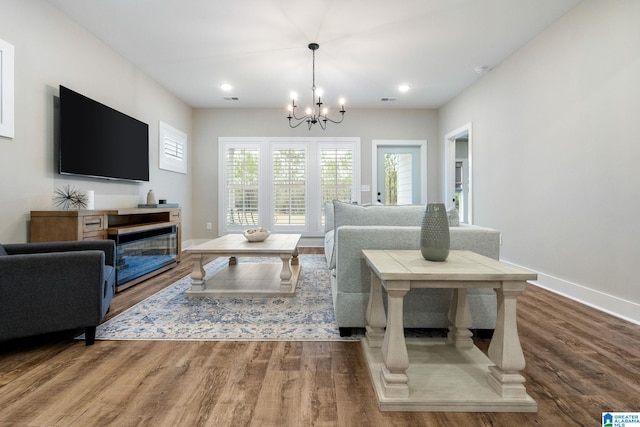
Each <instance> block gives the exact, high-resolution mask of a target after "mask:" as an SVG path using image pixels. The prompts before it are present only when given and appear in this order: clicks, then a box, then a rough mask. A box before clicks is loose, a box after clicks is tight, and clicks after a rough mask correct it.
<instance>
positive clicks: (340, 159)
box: [320, 148, 354, 225]
mask: <svg viewBox="0 0 640 427" xmlns="http://www.w3.org/2000/svg"><path fill="white" fill-rule="evenodd" d="M352 189H353V149H352V148H322V149H321V151H320V193H321V197H322V204H321V206H322V220H321V222H322V225H324V224H325V217H324V204H325V203H326V202H331V201H333V200H340V201H343V202H351V201H352V200H354V197H353V193H352Z"/></svg>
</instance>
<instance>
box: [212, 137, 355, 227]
mask: <svg viewBox="0 0 640 427" xmlns="http://www.w3.org/2000/svg"><path fill="white" fill-rule="evenodd" d="M219 150H220V156H219V158H220V170H221V171H222V174H221V176H222V179H221V181H220V183H219V184H220V188H219V193H218V194H219V201H220V203H219V215H218V217H219V218H220V224H219V228H218V229H219V230H220V234H226V233H233V232H240V231H243V230H245V229H247V228H249V227H251V226H262V227H266V228H268V229H270V230H271V231H273V232H280V233H286V232H291V233H301V234H303V235H306V236H319V235H322V233H323V231H324V203H325V202H330V201H332V200H342V201H347V202H350V201H359V192H358V191H357V190H358V189H359V183H360V180H359V176H360V171H359V160H358V159H359V155H360V139H359V138H301V139H298V138H296V139H292V138H250V139H247V138H220V139H219Z"/></svg>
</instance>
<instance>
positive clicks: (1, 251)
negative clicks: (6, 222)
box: [0, 243, 9, 256]
mask: <svg viewBox="0 0 640 427" xmlns="http://www.w3.org/2000/svg"><path fill="white" fill-rule="evenodd" d="M3 255H9V254H8V253H7V251H6V250H5V249H4V246H2V243H0V256H3Z"/></svg>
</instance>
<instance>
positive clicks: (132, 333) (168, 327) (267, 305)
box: [96, 255, 362, 341]
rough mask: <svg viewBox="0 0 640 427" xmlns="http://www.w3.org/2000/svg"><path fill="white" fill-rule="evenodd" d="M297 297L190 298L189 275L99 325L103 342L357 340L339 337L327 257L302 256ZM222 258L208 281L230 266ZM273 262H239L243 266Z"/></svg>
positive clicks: (209, 268) (213, 265) (211, 269)
mask: <svg viewBox="0 0 640 427" xmlns="http://www.w3.org/2000/svg"><path fill="white" fill-rule="evenodd" d="M299 258H300V264H301V266H302V268H301V272H300V278H299V280H298V287H297V290H296V295H295V296H293V297H289V298H284V297H282V298H281V297H276V298H233V297H230V298H187V296H186V291H187V290H188V289H189V288H190V287H191V279H190V277H189V276H186V277H183V278H182V279H180V280H179V281H177V282H176V283H174V284H172V285H171V286H169V287H167V288H165V289H163V290H162V291H160V292H158V293H156V294H154V295H152V296H151V297H149V298H147V299H146V300H144V301H142V302H140V303H138V304H136V305H135V306H133V307H131V308H130V309H128V310H127V311H125V312H123V313H121V314H119V315H117V316H115V317H114V318H112V319H110V320H108V321H107V322H105V323H103V324H102V325H100V326H98V328H97V331H96V339H99V340H193V341H196V340H204V341H245V340H247V341H358V340H360V338H362V334H361V333H360V334H359V333H358V331H355V333H354V335H352V336H351V337H340V334H339V332H338V327H337V326H336V323H335V318H334V314H333V302H332V300H331V286H330V283H329V270H328V268H327V264H326V261H325V258H324V255H300V257H299ZM227 261H228V260H227V258H218V259H216V260H214V261H212V262H210V263H209V264H207V265H206V266H205V267H204V268H205V270H206V271H207V277H210V276H211V275H212V274H214V273H215V272H216V271H218V270H220V269H221V268H223V267H225V265H226V263H227ZM243 261H244V262H260V261H268V262H273V258H239V259H238V262H239V263H240V262H243Z"/></svg>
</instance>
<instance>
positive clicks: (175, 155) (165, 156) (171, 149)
mask: <svg viewBox="0 0 640 427" xmlns="http://www.w3.org/2000/svg"><path fill="white" fill-rule="evenodd" d="M159 130H160V132H159V138H160V141H159V142H158V145H159V147H160V153H159V154H160V155H159V158H160V165H159V167H160V169H164V170H168V171H172V172H178V173H183V174H185V175H186V174H187V134H186V133H184V132H182V131H180V130H178V129H176V128H174V127H172V126H170V125H168V124H166V123H164V122H160V127H159Z"/></svg>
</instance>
